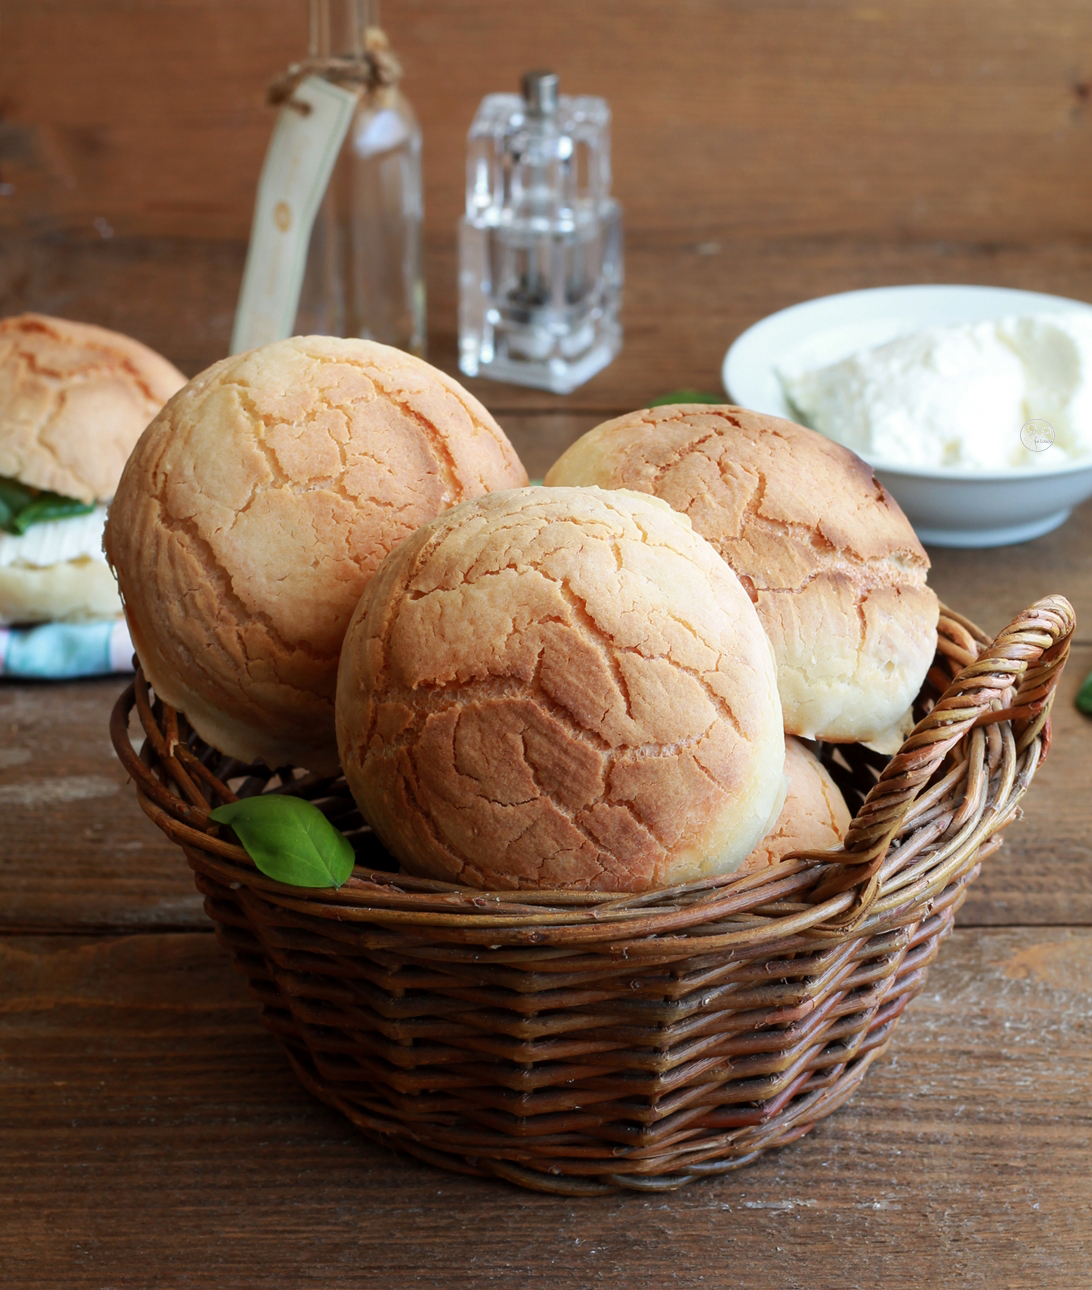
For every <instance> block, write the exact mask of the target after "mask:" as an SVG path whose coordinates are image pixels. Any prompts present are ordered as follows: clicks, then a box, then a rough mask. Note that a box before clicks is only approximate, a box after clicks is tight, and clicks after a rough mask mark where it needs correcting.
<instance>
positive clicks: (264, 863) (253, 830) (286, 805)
mask: <svg viewBox="0 0 1092 1290" xmlns="http://www.w3.org/2000/svg"><path fill="white" fill-rule="evenodd" d="M209 819H210V820H214V821H215V822H216V823H217V824H230V825H231V827H232V828H233V829H234V830H235V834H236V836H237V837H238V839H239V841H240V842H241V843H242V844H243V848H244V849H245V851H246V853H247V855H248V856H250V858H251V860H253V861H254V863H255V864H256V865H257V866H258V868H259V869H260V870H261V871H262V873H264V874H265V875H266V877H267V878H275V879H276V880H277V882H285V883H288V884H289V885H290V886H293V887H340V886H341V884H342V883H343V882H344V881H345V880H346V879H347V878H348V877H349V876H350V874H351V873H352V872H353V847H352V843H351V842H350V841H349V839H348V838H347V837H346V836H345V835H344V833H341V832H339V831H338V830H337V829H335V828H334V826H333V825H332V824H331V823H330V821H329V820H328V819H327V818H326V816H325V815H323V813H322V812H321V811H320V810H319V809H318V807H317V806H312V805H311V803H310V802H305V801H304V800H303V798H301V797H288V796H284V795H282V794H280V793H267V794H264V795H262V796H259V797H244V798H243V799H242V801H239V802H228V803H227V804H226V805H225V806H218V807H217V808H216V810H214V811H210V812H209Z"/></svg>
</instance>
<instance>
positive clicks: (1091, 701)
mask: <svg viewBox="0 0 1092 1290" xmlns="http://www.w3.org/2000/svg"><path fill="white" fill-rule="evenodd" d="M1077 707H1078V708H1080V710H1081V711H1082V712H1087V713H1088V715H1089V716H1090V717H1092V672H1089V674H1088V675H1087V676H1086V677H1085V678H1084V684H1083V685H1082V686H1081V688H1080V689H1079V690H1078V691H1077Z"/></svg>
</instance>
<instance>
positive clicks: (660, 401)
mask: <svg viewBox="0 0 1092 1290" xmlns="http://www.w3.org/2000/svg"><path fill="white" fill-rule="evenodd" d="M727 401H728V396H727V394H710V393H709V392H708V391H707V390H691V389H684V390H670V391H669V392H668V393H667V394H661V395H659V397H658V398H655V399H651V400H650V401H649V402H648V404H647V405H646V406H647V407H650V408H663V407H667V406H668V404H671V403H726V402H727Z"/></svg>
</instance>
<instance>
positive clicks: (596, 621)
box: [337, 488, 785, 891]
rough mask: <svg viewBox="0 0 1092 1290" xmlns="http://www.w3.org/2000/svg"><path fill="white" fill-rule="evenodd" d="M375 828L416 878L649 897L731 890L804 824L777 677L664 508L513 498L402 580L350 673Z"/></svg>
mask: <svg viewBox="0 0 1092 1290" xmlns="http://www.w3.org/2000/svg"><path fill="white" fill-rule="evenodd" d="M337 723H338V743H339V747H340V751H341V761H342V766H343V768H344V770H345V776H346V779H347V780H348V783H349V787H350V789H351V790H352V792H353V795H354V797H355V798H356V800H357V802H358V804H359V805H360V809H361V811H362V812H363V814H364V816H365V818H366V819H367V820H368V822H369V823H370V824H371V825H372V827H373V828H374V829H375V831H376V833H377V834H378V835H379V837H380V839H381V840H382V841H383V843H384V844H385V845H386V846H387V847H388V849H389V850H390V851H391V852H392V853H393V854H394V855H395V856H396V857H397V858H398V859H399V860H400V861H401V863H402V865H403V866H404V867H405V868H406V869H407V870H409V871H411V872H413V873H418V874H425V875H431V876H433V877H436V878H441V879H445V880H448V881H451V882H457V883H462V884H464V885H467V886H472V887H482V888H496V889H500V888H507V889H516V888H550V889H558V888H573V889H582V890H599V891H645V890H648V889H651V888H655V887H662V886H665V885H669V884H672V883H677V882H688V881H691V880H693V879H697V878H700V877H703V876H705V875H707V874H715V873H722V872H727V871H730V870H731V869H733V868H735V867H736V866H737V865H738V864H739V863H740V861H741V860H742V859H743V858H744V857H745V856H746V855H747V854H748V852H749V851H750V850H751V848H752V847H753V846H754V845H755V843H756V842H757V841H758V840H759V839H760V838H761V837H762V836H763V835H764V834H765V833H766V831H767V829H768V827H769V824H770V821H771V820H772V819H773V818H774V817H775V816H776V814H777V812H778V810H779V809H780V806H781V800H782V795H783V791H784V784H783V775H782V766H783V762H784V756H785V746H784V737H783V735H782V732H781V707H780V703H779V702H778V697H777V687H776V679H775V674H774V663H773V656H772V653H771V650H770V645H769V642H768V640H767V639H766V636H765V634H764V633H763V631H762V627H761V625H760V624H759V621H758V617H757V615H756V613H755V611H754V607H753V606H752V604H751V602H750V600H749V599H748V597H747V595H746V593H745V592H744V591H743V589H742V587H741V586H740V585H739V580H738V579H737V578H736V576H735V575H734V574H733V573H732V571H731V570H730V569H729V568H728V567H727V566H726V565H725V564H724V562H723V561H722V560H721V559H720V557H719V556H718V555H717V554H716V552H715V551H714V550H713V548H712V547H711V546H710V545H709V544H708V543H707V542H706V541H705V540H704V539H702V538H700V537H699V536H698V535H697V534H696V533H694V532H693V530H692V529H691V526H690V523H689V521H687V520H686V519H685V517H683V516H680V515H676V514H675V513H674V512H672V511H671V510H670V508H669V507H667V506H665V505H664V504H663V503H661V502H658V501H656V499H654V498H648V497H642V496H639V495H636V494H630V493H625V492H603V491H602V490H600V489H597V488H587V489H585V488H562V489H539V488H528V489H522V490H517V491H513V492H503V493H494V494H493V495H492V496H489V497H483V498H480V499H479V500H478V501H474V502H467V503H465V504H464V505H462V506H459V507H456V508H455V509H454V510H452V511H449V512H448V513H447V514H446V515H442V516H440V517H439V518H438V519H436V520H434V521H432V523H430V524H427V525H426V526H425V527H424V528H422V529H420V530H419V531H418V532H417V533H415V534H414V535H413V537H411V538H410V539H409V540H408V541H406V542H404V543H403V544H402V545H401V546H400V547H398V548H397V549H396V550H395V551H394V552H392V554H391V555H390V556H388V558H387V559H386V561H385V562H384V563H383V565H382V566H381V567H380V569H379V572H378V573H377V575H376V577H375V579H374V580H373V581H372V584H371V586H370V587H369V588H368V591H367V593H366V594H365V596H364V597H363V598H362V599H361V602H360V605H359V607H358V608H357V611H356V613H355V614H354V616H353V621H352V624H351V626H350V628H349V631H348V634H347V635H346V638H345V647H344V650H343V651H342V656H341V668H340V672H339V674H338V694H337Z"/></svg>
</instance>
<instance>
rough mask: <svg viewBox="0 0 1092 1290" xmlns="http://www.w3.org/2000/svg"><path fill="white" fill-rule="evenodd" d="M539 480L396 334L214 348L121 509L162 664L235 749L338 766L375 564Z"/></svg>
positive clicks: (176, 691)
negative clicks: (217, 355)
mask: <svg viewBox="0 0 1092 1290" xmlns="http://www.w3.org/2000/svg"><path fill="white" fill-rule="evenodd" d="M526 482H527V473H526V471H524V469H523V467H522V465H521V464H520V462H519V458H518V457H517V456H516V453H515V450H514V449H513V448H512V445H511V444H510V443H509V442H508V439H507V438H506V437H505V435H504V432H503V431H502V430H501V428H500V427H499V426H498V425H497V423H496V422H495V421H494V420H493V418H492V417H491V416H490V415H489V413H488V412H487V411H486V410H485V408H483V407H482V405H481V404H480V403H479V402H478V401H477V400H476V399H475V398H473V397H472V396H471V395H470V394H468V393H467V391H466V390H464V389H463V388H462V386H460V385H459V384H458V383H457V382H456V381H453V380H451V379H450V378H449V377H447V376H445V375H444V374H443V373H442V372H439V371H437V370H436V369H435V368H434V367H431V366H430V365H429V364H428V363H425V362H422V361H421V360H420V359H417V358H413V357H411V356H410V355H408V354H404V353H402V352H401V351H400V350H396V349H391V348H390V347H389V346H386V345H379V344H376V343H374V342H372V341H365V340H356V339H339V338H336V337H330V336H297V337H294V338H293V339H291V340H285V341H278V342H276V343H274V344H271V345H266V346H264V347H262V348H261V349H256V350H251V351H250V352H249V353H245V354H239V355H236V356H234V357H232V358H227V359H224V360H223V361H221V362H219V363H215V364H214V365H213V366H212V367H210V368H209V369H208V370H207V371H205V372H202V373H201V374H200V375H199V376H197V377H195V378H194V380H192V381H191V382H190V383H189V385H187V386H186V388H185V389H184V390H182V391H181V393H180V394H179V395H178V396H177V397H176V398H174V399H173V400H172V401H171V403H170V404H169V405H168V406H167V407H166V408H164V410H163V412H162V413H161V414H160V416H158V417H157V418H156V419H155V420H154V421H153V422H152V423H151V425H150V426H149V427H148V429H147V430H146V431H145V433H144V435H143V436H142V437H141V440H140V442H139V444H138V445H137V447H136V449H135V451H134V452H133V455H132V456H131V457H130V459H129V462H128V465H127V466H126V468H125V472H124V474H123V476H122V480H121V484H120V486H119V487H118V492H117V497H116V498H115V500H114V503H113V505H112V506H111V508H110V518H109V521H108V523H107V528H106V550H107V555H108V558H109V560H110V563H111V565H112V566H113V568H114V570H115V571H116V573H117V576H118V583H119V586H120V588H121V592H122V598H123V600H124V602H125V613H126V617H127V619H128V622H129V629H130V632H131V634H132V638H133V643H134V646H135V647H136V651H137V654H138V656H139V658H140V660H141V663H142V665H143V667H144V671H145V673H146V675H147V676H148V679H149V681H150V682H151V683H152V685H153V686H154V688H155V690H156V692H157V693H158V694H159V695H160V696H161V697H162V698H163V699H165V700H166V701H167V702H168V703H170V704H171V705H173V706H174V707H176V708H178V709H180V710H182V711H184V712H185V713H186V715H187V717H188V718H189V720H190V722H191V723H192V725H193V727H194V729H195V730H196V731H197V732H198V734H199V735H200V736H201V737H202V738H203V739H204V740H206V742H208V743H210V744H212V745H213V746H214V747H216V748H218V749H220V750H221V751H223V752H226V753H230V754H231V755H232V756H235V757H239V758H241V759H242V760H243V761H247V762H249V761H257V760H262V761H265V762H266V764H267V765H270V766H283V765H285V764H288V763H291V764H293V765H297V766H305V767H307V768H308V769H309V770H312V771H317V772H326V771H332V770H335V769H336V766H337V753H336V741H335V734H334V689H335V685H336V679H337V662H338V654H339V652H340V650H341V642H342V638H343V636H344V634H345V629H346V627H347V626H348V623H349V619H350V617H351V615H352V612H353V609H354V608H355V606H356V603H357V601H358V600H359V599H360V594H361V592H362V591H363V590H364V588H365V586H366V585H367V583H368V580H369V579H370V578H371V576H372V574H373V572H374V571H375V569H376V567H377V565H378V564H379V562H380V561H381V560H382V559H383V557H384V556H385V555H386V554H387V552H388V551H390V550H391V549H392V547H395V546H397V544H398V543H399V542H401V541H402V540H403V538H405V537H407V536H408V535H409V534H410V533H412V532H413V531H414V530H415V529H416V528H417V527H418V526H419V525H421V524H423V523H424V522H425V521H426V520H430V519H432V517H433V516H435V515H437V514H439V513H440V512H441V511H444V510H446V509H447V508H448V507H449V506H452V505H454V504H455V503H457V502H461V501H463V500H464V499H466V498H470V497H477V496H478V495H479V494H481V493H485V492H487V491H489V490H490V489H494V488H511V487H513V486H518V485H520V484H525V483H526Z"/></svg>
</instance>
